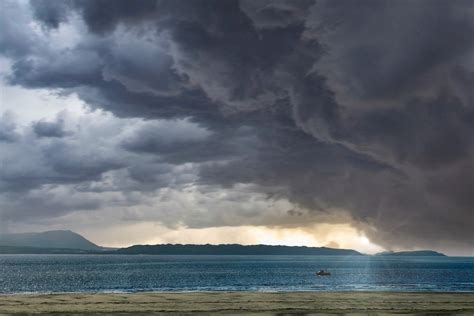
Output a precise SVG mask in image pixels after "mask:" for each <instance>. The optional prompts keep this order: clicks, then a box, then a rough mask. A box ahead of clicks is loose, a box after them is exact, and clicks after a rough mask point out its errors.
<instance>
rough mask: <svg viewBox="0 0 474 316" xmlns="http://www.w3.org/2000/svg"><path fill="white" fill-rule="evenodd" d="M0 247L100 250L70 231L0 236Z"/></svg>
mask: <svg viewBox="0 0 474 316" xmlns="http://www.w3.org/2000/svg"><path fill="white" fill-rule="evenodd" d="M0 246H11V247H34V248H61V249H81V250H96V251H98V250H102V248H101V247H99V246H97V245H96V244H94V243H92V242H90V241H89V240H87V239H85V238H84V237H82V236H81V235H79V234H77V233H74V232H72V231H70V230H52V231H47V232H42V233H18V234H0Z"/></svg>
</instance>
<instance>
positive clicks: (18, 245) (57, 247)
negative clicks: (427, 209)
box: [0, 230, 446, 256]
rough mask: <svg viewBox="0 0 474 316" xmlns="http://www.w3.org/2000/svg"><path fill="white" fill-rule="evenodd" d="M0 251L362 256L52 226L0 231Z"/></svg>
mask: <svg viewBox="0 0 474 316" xmlns="http://www.w3.org/2000/svg"><path fill="white" fill-rule="evenodd" d="M0 254H116V255H138V254H146V255H290V256H291V255H320V256H328V255H329V256H336V255H343V256H365V254H363V253H360V252H358V251H356V250H352V249H337V248H327V247H306V246H270V245H239V244H220V245H210V244H206V245H194V244H190V245H182V244H160V245H134V246H130V247H126V248H119V249H113V248H105V247H100V246H98V245H96V244H94V243H93V242H91V241H89V240H87V239H86V238H84V237H83V236H81V235H79V234H77V233H75V232H72V231H69V230H56V231H46V232H41V233H18V234H0ZM375 256H446V255H444V254H442V253H439V252H436V251H432V250H418V251H401V252H382V253H378V254H376V255H375Z"/></svg>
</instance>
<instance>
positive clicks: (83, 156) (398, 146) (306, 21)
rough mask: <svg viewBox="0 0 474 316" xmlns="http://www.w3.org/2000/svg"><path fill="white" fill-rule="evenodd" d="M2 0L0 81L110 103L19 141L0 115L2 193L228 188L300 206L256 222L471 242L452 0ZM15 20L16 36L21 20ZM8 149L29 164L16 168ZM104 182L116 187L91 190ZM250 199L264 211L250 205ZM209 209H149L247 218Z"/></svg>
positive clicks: (472, 111) (467, 82) (465, 15)
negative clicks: (91, 117) (338, 225)
mask: <svg viewBox="0 0 474 316" xmlns="http://www.w3.org/2000/svg"><path fill="white" fill-rule="evenodd" d="M356 6H357V7H356ZM5 7H6V9H8V10H6V11H9V12H17V13H18V14H17V15H16V16H17V18H14V17H13V15H11V14H6V13H4V16H3V17H2V24H4V27H3V28H2V29H3V31H2V32H1V33H2V38H1V40H0V42H1V43H2V45H1V46H2V47H3V49H2V50H1V51H0V52H1V53H2V54H3V55H4V56H5V58H8V60H9V61H10V62H11V67H10V73H9V74H8V75H7V76H6V78H5V80H6V81H7V82H8V84H10V85H17V86H21V87H23V88H25V89H50V90H52V91H55V92H56V93H60V94H63V95H71V94H74V95H77V96H78V97H79V98H80V99H81V100H83V101H84V102H85V103H86V104H87V105H88V107H89V108H90V109H96V110H101V111H106V112H110V113H112V114H113V115H114V116H113V119H112V118H110V119H109V121H110V122H109V124H108V125H106V126H105V127H102V128H100V127H98V126H91V125H90V124H89V125H88V124H87V123H86V122H78V123H77V124H78V125H77V124H76V126H79V127H77V129H78V130H77V131H76V129H75V128H72V127H71V128H68V126H66V125H67V124H66V125H63V124H62V123H61V122H60V121H56V122H51V121H42V120H41V118H38V121H36V123H34V124H33V125H32V127H31V128H32V130H33V134H35V135H36V137H33V136H31V135H30V134H28V130H27V129H26V130H25V131H24V134H21V133H20V134H19V132H18V131H16V130H15V131H13V128H12V127H11V126H12V124H13V123H12V121H11V120H9V119H8V118H4V119H2V121H1V123H0V124H2V125H0V135H4V136H2V137H3V138H2V139H4V141H3V143H2V144H4V146H10V147H8V148H10V149H12V148H13V149H12V150H11V151H10V153H9V154H8V155H6V158H5V159H6V160H4V161H5V162H4V165H6V166H7V168H5V170H6V171H4V172H3V173H2V175H1V177H2V178H1V181H2V182H1V185H2V189H3V190H4V191H5V192H16V191H18V190H19V188H21V189H22V190H26V191H27V192H29V193H28V194H32V193H31V192H33V191H31V190H45V189H46V186H47V185H65V186H69V187H68V188H69V189H70V190H72V192H76V193H77V194H80V192H85V191H87V190H91V192H92V191H94V190H96V191H100V192H102V193H103V194H104V195H103V197H104V201H102V202H100V203H99V202H98V203H96V204H90V205H88V206H84V207H81V206H77V207H73V206H64V207H63V211H62V212H64V213H68V212H70V211H72V210H80V209H90V211H91V212H92V211H94V210H95V211H96V212H100V210H101V209H102V208H104V207H106V206H104V205H113V200H114V199H115V201H116V203H117V205H120V207H122V206H123V207H125V206H126V207H133V205H136V206H137V208H140V207H142V206H140V205H143V203H145V204H146V203H147V202H146V201H147V196H148V195H149V194H153V193H151V192H154V191H155V194H156V190H161V189H163V188H167V187H173V186H174V187H175V188H176V189H178V190H185V188H186V187H188V188H189V187H190V186H191V187H193V188H194V190H200V191H201V192H203V193H206V194H208V192H207V191H206V190H210V191H209V192H211V191H212V192H220V191H219V190H228V192H232V190H236V191H237V192H238V191H239V190H238V188H239V186H241V185H244V186H250V187H252V190H255V193H256V194H262V195H263V196H265V197H266V199H267V200H268V203H269V204H270V205H271V203H272V201H275V200H280V199H283V200H287V201H289V203H290V204H292V205H289V206H288V207H289V208H288V209H292V207H293V206H294V207H297V208H298V209H299V210H298V212H299V213H295V212H286V217H285V216H276V217H274V216H270V215H268V216H267V215H265V216H263V218H262V219H259V220H258V223H257V222H256V223H255V225H276V226H278V225H279V226H285V227H288V226H294V225H300V226H301V227H305V225H310V224H311V225H312V224H313V223H314V222H317V221H320V220H324V221H327V222H331V221H334V222H346V223H347V222H349V223H350V224H351V225H353V226H354V227H358V228H359V229H361V230H364V231H365V233H366V234H367V236H368V237H370V239H371V240H373V241H375V242H376V243H378V244H380V245H383V246H385V247H387V248H391V247H410V248H412V247H448V246H452V247H455V248H456V249H460V250H461V251H464V253H466V252H469V251H471V252H472V245H471V244H470V241H471V240H472V239H473V238H474V235H473V233H472V229H471V226H472V224H473V222H474V218H473V213H472V209H473V205H474V200H473V198H472V196H473V195H472V190H473V187H474V136H473V135H474V105H473V104H474V103H473V101H474V98H473V97H474V96H473V91H474V89H473V88H474V62H473V60H474V47H473V41H472V40H471V34H472V33H473V31H474V7H473V4H472V3H470V2H469V1H463V0H454V1H447V0H446V1H442V0H440V1H417V2H416V3H415V2H413V3H412V2H410V3H407V2H393V1H372V0H364V1H360V2H357V3H352V2H349V1H340V2H334V1H322V0H319V1H305V0H301V1H258V2H255V1H225V2H223V1H209V0H206V1H170V0H168V1H167V0H164V1H151V0H144V1H138V2H135V1H134V2H129V1H107V0H105V1H86V0H83V1H68V2H57V3H56V2H54V3H51V2H50V1H31V2H30V4H29V5H19V4H15V3H13V2H12V3H10V2H7V3H6V5H5ZM4 11H5V10H4ZM31 22H33V23H35V25H36V29H35V30H36V31H35V32H33V33H32V34H33V35H32V34H30V33H29V32H24V31H23V29H24V28H26V29H28V28H30V27H31ZM22 23H23V24H22ZM19 25H22V26H23V27H22V28H20V27H19ZM74 30H75V31H74ZM55 36H56V37H55ZM55 38H56V40H53V39H55ZM57 38H61V39H64V38H69V39H71V40H70V42H71V43H72V44H71V45H69V46H68V47H64V45H63V44H60V41H59V40H57ZM48 39H49V40H48ZM72 39H73V40H72ZM61 45H63V46H61ZM114 120H116V121H117V122H115V121H114ZM164 120H166V121H164ZM119 122H122V123H119ZM123 122H127V123H125V124H124V123H123ZM8 126H10V127H8ZM85 129H86V130H88V131H84V130H85ZM29 135H30V136H29ZM65 136H67V137H65ZM86 144H91V145H90V146H91V148H90V150H91V151H88V150H89V147H88V146H87V145H86ZM93 148H94V149H93ZM92 150H97V152H96V153H94V154H93V153H92ZM28 152H30V154H28ZM31 153H37V154H31ZM16 157H22V159H20V160H19V161H25V162H24V163H25V164H28V163H31V164H33V162H36V165H39V166H44V168H42V167H40V168H38V170H35V171H34V172H33V171H32V173H31V174H30V175H29V177H27V178H28V179H29V180H28V181H27V180H25V179H26V178H25V175H24V174H20V173H19V172H18V170H20V169H21V168H22V167H20V166H18V167H16V164H17V163H19V162H15V159H16ZM36 159H37V160H36ZM180 173H182V175H181V174H180ZM19 182H21V183H22V185H19V184H18V183H19ZM111 192H115V193H117V194H118V193H120V197H113V198H112V197H111V196H108V197H107V198H105V197H106V193H107V194H111ZM132 192H133V194H135V193H136V194H137V195H135V196H133V197H131V195H133V194H132ZM226 192H227V191H226ZM115 193H114V194H115ZM8 194H12V193H8ZM57 194H59V193H57ZM209 194H210V193H209ZM216 194H217V193H216ZM125 197H126V198H125ZM97 198H98V199H99V200H100V197H97ZM229 198H231V197H230V196H229ZM232 198H233V199H237V200H239V199H242V200H245V199H247V198H248V196H247V195H243V196H240V197H239V195H238V194H237V195H236V196H232ZM2 199H3V201H6V202H4V204H3V205H6V207H2V208H3V209H4V210H7V211H6V212H5V211H4V212H5V213H6V214H8V218H9V220H13V221H14V220H16V217H15V216H16V215H15V214H20V213H21V214H27V211H17V209H22V210H24V209H25V207H24V205H19V204H15V205H13V204H12V203H11V199H12V197H11V196H9V195H3V197H2ZM224 199H225V198H224ZM8 203H10V204H8ZM25 203H27V200H25ZM20 204H21V203H20ZM38 205H41V203H39V204H38ZM117 207H119V206H117ZM254 207H255V209H254V210H253V211H254V212H259V211H261V212H263V211H262V208H263V207H262V205H261V204H260V203H255V205H254ZM220 212H221V213H219V212H216V211H212V212H211V211H209V212H208V213H207V214H206V212H205V211H203V213H204V214H203V215H202V217H203V218H202V222H201V223H200V224H198V223H196V221H194V220H193V218H192V217H194V216H191V214H193V213H192V212H189V214H190V216H188V217H187V216H185V215H183V216H181V217H179V218H178V217H177V219H176V220H175V221H174V222H173V221H172V220H168V221H167V220H166V219H165V218H164V217H165V215H164V214H163V213H161V211H160V210H157V214H158V215H157V216H156V218H157V220H160V216H161V222H166V223H167V225H170V226H172V225H174V224H176V223H178V222H179V223H181V224H183V225H187V226H189V227H194V226H195V227H204V226H207V227H213V226H229V225H230V224H229V223H230V221H229V219H232V221H231V222H232V224H233V225H236V226H238V225H249V224H252V223H249V222H248V221H246V220H245V212H244V211H243V210H241V209H240V210H239V209H233V210H226V209H224V208H223V209H222V210H220ZM275 212H276V211H275ZM160 214H161V215H160ZM184 214H185V213H184ZM239 214H240V215H239ZM294 214H303V215H302V216H294ZM341 214H344V215H341ZM35 216H36V217H38V218H40V217H41V216H44V218H47V217H48V216H49V215H48V214H47V212H46V211H44V213H43V212H42V211H37V213H35ZM206 216H207V217H206ZM25 218H26V216H24V215H22V216H18V220H25ZM171 218H173V217H171ZM369 227H371V228H372V229H369Z"/></svg>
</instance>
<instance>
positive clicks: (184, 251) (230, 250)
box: [114, 244, 363, 256]
mask: <svg viewBox="0 0 474 316" xmlns="http://www.w3.org/2000/svg"><path fill="white" fill-rule="evenodd" d="M114 253H116V254H150V255H320V256H325V255H327V256H333V255H344V256H362V255H363V254H361V253H360V252H357V251H355V250H351V249H334V248H326V247H321V248H318V247H292V246H267V245H252V246H244V245H238V244H226V245H181V244H178V245H171V244H166V245H135V246H131V247H128V248H121V249H118V250H116V251H114Z"/></svg>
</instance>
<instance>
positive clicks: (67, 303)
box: [0, 292, 474, 315]
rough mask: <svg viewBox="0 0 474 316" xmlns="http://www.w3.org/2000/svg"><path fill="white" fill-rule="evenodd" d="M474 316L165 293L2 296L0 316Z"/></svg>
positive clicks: (439, 307)
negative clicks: (104, 315)
mask: <svg viewBox="0 0 474 316" xmlns="http://www.w3.org/2000/svg"><path fill="white" fill-rule="evenodd" d="M53 313H54V314H76V315H80V314H89V315H91V314H174V315H188V314H201V315H211V314H212V315H215V314H247V315H250V314H265V315H285V314H298V315H311V314H340V315H341V314H342V315H359V314H360V315H367V314H370V315H398V314H416V315H474V293H395V292H278V293H263V292H179V293H178V292H165V293H161V292H160V293H157V292H153V293H134V294H128V293H127V294H125V293H97V294H85V293H69V294H15V295H0V314H5V315H11V314H53Z"/></svg>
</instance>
